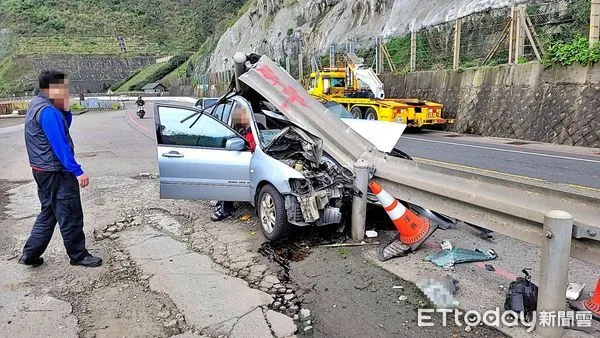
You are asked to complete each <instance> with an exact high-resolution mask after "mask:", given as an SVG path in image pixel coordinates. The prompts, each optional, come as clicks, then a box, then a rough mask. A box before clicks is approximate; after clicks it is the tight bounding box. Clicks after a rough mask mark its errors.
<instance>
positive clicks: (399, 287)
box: [392, 285, 404, 290]
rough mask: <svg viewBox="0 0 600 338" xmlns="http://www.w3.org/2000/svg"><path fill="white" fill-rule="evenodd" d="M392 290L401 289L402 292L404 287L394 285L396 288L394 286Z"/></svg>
mask: <svg viewBox="0 0 600 338" xmlns="http://www.w3.org/2000/svg"><path fill="white" fill-rule="evenodd" d="M392 289H400V290H402V289H404V286H402V285H394V286H392Z"/></svg>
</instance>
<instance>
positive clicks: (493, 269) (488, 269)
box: [485, 264, 496, 271]
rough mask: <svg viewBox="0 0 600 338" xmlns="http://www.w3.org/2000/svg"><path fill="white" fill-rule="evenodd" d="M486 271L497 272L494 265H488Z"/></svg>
mask: <svg viewBox="0 0 600 338" xmlns="http://www.w3.org/2000/svg"><path fill="white" fill-rule="evenodd" d="M485 269H486V270H487V271H496V269H495V268H494V266H493V265H492V264H486V265H485Z"/></svg>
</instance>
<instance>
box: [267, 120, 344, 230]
mask: <svg viewBox="0 0 600 338" xmlns="http://www.w3.org/2000/svg"><path fill="white" fill-rule="evenodd" d="M269 132H271V134H272V131H270V130H269V131H266V132H265V133H264V134H269ZM267 139H268V144H267V145H266V146H265V147H264V149H263V151H264V152H265V153H266V154H268V155H269V156H271V157H272V158H275V159H277V160H278V161H280V162H281V163H283V164H285V165H286V166H289V167H290V168H293V169H294V170H296V171H298V172H299V173H300V174H302V176H303V178H290V179H289V185H290V189H291V193H290V194H287V195H285V208H286V211H287V219H288V221H289V222H290V223H291V224H294V225H296V226H306V225H312V224H315V225H319V226H320V225H329V224H339V223H341V222H342V218H343V208H344V206H345V205H347V202H348V201H349V200H350V199H351V198H352V196H353V193H354V191H355V189H354V186H353V181H354V178H353V174H352V172H351V171H349V170H347V169H345V168H344V167H342V166H341V165H340V164H339V163H337V162H335V160H333V159H332V158H331V157H329V156H328V155H327V154H324V153H323V141H322V140H321V139H319V138H317V137H315V136H312V135H310V134H309V133H307V132H305V131H304V130H302V129H300V128H298V127H296V126H293V125H290V126H287V127H285V128H284V129H282V130H280V131H278V132H277V134H276V135H274V136H273V137H272V139H271V138H269V137H267ZM263 140H264V137H263Z"/></svg>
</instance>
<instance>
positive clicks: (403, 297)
mask: <svg viewBox="0 0 600 338" xmlns="http://www.w3.org/2000/svg"><path fill="white" fill-rule="evenodd" d="M407 299H408V297H406V296H399V297H398V300H399V301H401V302H403V301H405V300H407Z"/></svg>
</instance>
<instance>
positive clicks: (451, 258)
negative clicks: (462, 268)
mask: <svg viewBox="0 0 600 338" xmlns="http://www.w3.org/2000/svg"><path fill="white" fill-rule="evenodd" d="M497 257H498V255H497V254H496V252H495V251H494V250H492V249H490V250H488V251H487V252H483V251H481V250H479V249H475V250H469V249H463V248H458V247H456V248H453V249H452V250H441V251H438V252H434V253H432V254H429V255H428V256H427V257H425V260H426V261H429V262H432V263H433V264H435V265H437V266H440V267H443V268H450V267H452V266H454V265H455V264H459V263H467V262H481V261H489V260H492V259H496V258H497Z"/></svg>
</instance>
